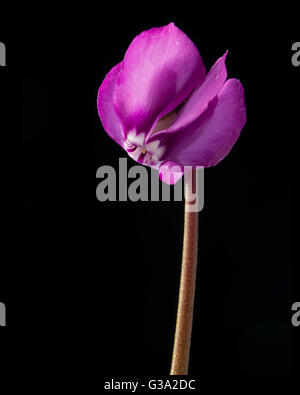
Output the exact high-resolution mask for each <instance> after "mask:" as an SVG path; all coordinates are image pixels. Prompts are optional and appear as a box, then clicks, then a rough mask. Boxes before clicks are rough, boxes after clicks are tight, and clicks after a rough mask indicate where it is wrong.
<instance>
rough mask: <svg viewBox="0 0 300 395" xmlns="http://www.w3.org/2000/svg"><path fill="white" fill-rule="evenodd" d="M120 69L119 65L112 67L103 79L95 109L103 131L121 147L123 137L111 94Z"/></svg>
mask: <svg viewBox="0 0 300 395" xmlns="http://www.w3.org/2000/svg"><path fill="white" fill-rule="evenodd" d="M120 69H121V63H119V64H117V65H116V66H115V67H113V68H112V69H111V70H110V72H109V73H108V74H107V75H106V77H105V78H104V81H103V82H102V84H101V86H100V88H99V91H98V98H97V107H98V114H99V117H100V119H101V121H102V124H103V127H104V129H105V131H106V132H107V134H108V135H109V136H110V137H111V138H112V139H114V140H115V141H116V142H117V143H118V144H119V145H121V146H122V147H123V141H124V137H123V134H122V131H121V125H120V120H119V118H118V117H117V115H116V112H115V109H114V106H113V93H114V88H115V83H116V79H117V77H118V75H119V72H120Z"/></svg>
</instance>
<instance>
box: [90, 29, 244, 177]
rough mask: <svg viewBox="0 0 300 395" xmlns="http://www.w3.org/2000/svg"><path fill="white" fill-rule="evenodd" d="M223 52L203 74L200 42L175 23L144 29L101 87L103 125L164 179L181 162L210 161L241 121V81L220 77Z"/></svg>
mask: <svg viewBox="0 0 300 395" xmlns="http://www.w3.org/2000/svg"><path fill="white" fill-rule="evenodd" d="M226 55H227V51H226V53H225V54H224V55H223V56H222V57H220V58H219V59H218V60H217V61H216V63H215V64H214V65H213V67H212V68H211V70H210V71H209V73H208V74H206V72H205V67H204V65H203V62H202V59H201V56H200V53H199V51H198V49H197V48H196V46H195V45H194V44H193V42H192V41H191V40H190V39H189V38H188V37H187V36H186V35H185V33H183V32H182V31H181V30H180V29H178V28H177V27H176V26H175V25H174V23H170V24H169V25H167V26H163V27H159V28H152V29H150V30H147V31H144V32H142V33H141V34H139V35H138V36H137V37H135V39H134V40H133V41H132V43H131V44H130V46H129V48H128V50H127V52H126V54H125V57H124V59H123V61H122V62H121V63H119V64H117V65H116V66H115V67H113V68H112V70H111V71H110V72H109V73H108V74H107V75H106V77H105V79H104V81H103V82H102V84H101V86H100V88H99V92H98V113H99V116H100V119H101V121H102V124H103V127H104V129H105V131H106V132H107V133H108V135H109V136H110V137H111V138H112V139H113V140H115V141H116V142H117V143H118V144H119V145H120V146H121V147H122V148H124V149H125V151H127V153H128V155H129V156H130V157H132V158H133V159H134V160H135V161H137V162H138V163H140V164H143V165H146V166H150V167H154V168H156V169H158V170H159V173H160V178H161V179H162V180H163V181H165V182H167V183H171V184H173V183H175V182H176V181H177V180H178V179H179V178H180V177H181V176H182V174H183V166H193V167H195V166H204V167H210V166H215V165H216V164H217V163H219V162H220V161H221V160H222V159H223V158H224V157H225V156H226V155H227V154H228V153H229V151H230V150H231V148H232V147H233V145H234V143H235V142H236V140H237V139H238V137H239V135H240V132H241V130H242V128H243V126H244V124H245V122H246V111H245V101H244V90H243V86H242V84H241V83H240V81H239V80H237V79H234V78H231V79H228V80H226V79H227V70H226V66H225V59H226ZM170 175H171V176H170ZM172 175H173V176H172Z"/></svg>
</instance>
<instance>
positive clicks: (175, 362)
mask: <svg viewBox="0 0 300 395" xmlns="http://www.w3.org/2000/svg"><path fill="white" fill-rule="evenodd" d="M195 180H196V173H195V170H193V174H192V177H191V178H190V183H192V184H193V185H189V184H188V183H187V182H185V197H186V200H185V210H184V238H183V254H182V267H181V277H180V289H179V299H178V310H177V320H176V330H175V339H174V347H173V356H172V366H171V372H170V374H171V375H187V374H188V365H189V355H190V346H191V334H192V324H193V309H194V298H195V285H196V269H197V252H198V212H189V211H188V205H189V204H190V203H189V201H188V199H187V193H190V192H191V191H192V186H193V187H194V183H195ZM193 189H194V188H193Z"/></svg>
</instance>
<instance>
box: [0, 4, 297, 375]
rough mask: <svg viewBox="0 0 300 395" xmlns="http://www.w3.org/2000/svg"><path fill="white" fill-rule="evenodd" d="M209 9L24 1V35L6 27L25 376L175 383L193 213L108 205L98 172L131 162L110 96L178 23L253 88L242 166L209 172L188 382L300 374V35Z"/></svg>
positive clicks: (254, 15) (252, 12)
mask: <svg viewBox="0 0 300 395" xmlns="http://www.w3.org/2000/svg"><path fill="white" fill-rule="evenodd" d="M196 4H197V3H196V2H195V3H192V2H185V3H182V4H180V6H179V5H175V4H174V3H173V4H171V5H168V6H167V5H166V3H164V7H163V8H162V5H160V6H159V5H156V4H154V3H152V4H151V3H142V2H140V4H139V5H129V4H128V5H127V6H126V7H124V6H123V7H122V8H120V7H119V6H118V5H117V4H116V3H115V4H113V5H112V7H111V8H110V7H108V6H106V7H103V6H102V5H101V4H100V2H99V4H98V6H97V7H96V6H95V5H90V4H89V3H86V2H82V3H81V4H80V5H76V6H75V5H72V6H55V5H48V6H45V5H39V6H38V7H36V6H35V7H33V6H32V7H30V6H28V5H27V6H26V7H24V8H23V9H20V10H19V11H20V22H21V23H20V24H19V23H18V27H16V29H18V30H17V31H18V32H19V33H18V34H15V31H13V29H12V28H10V29H9V30H8V32H9V33H8V34H10V36H9V38H7V40H10V43H11V44H12V45H11V48H10V53H11V60H10V64H8V66H9V67H10V69H9V68H8V72H10V73H11V84H14V82H13V81H18V84H16V83H15V84H16V86H14V85H10V89H11V87H12V86H13V87H14V89H15V92H17V96H15V99H13V98H12V100H11V105H12V106H15V108H16V109H18V118H16V119H18V120H19V128H21V130H22V156H21V158H22V162H21V169H22V264H23V266H22V267H23V268H24V269H23V271H22V273H23V275H22V277H21V280H20V285H19V286H18V292H19V293H18V294H17V295H18V296H16V294H14V295H11V298H10V299H11V306H15V310H14V311H10V317H11V318H10V323H11V326H13V324H14V323H15V322H16V323H18V322H19V323H20V322H21V326H20V327H19V328H22V329H21V333H20V336H19V337H18V341H19V342H20V347H21V348H22V350H23V351H22V354H23V355H22V361H23V359H24V363H22V370H23V372H24V373H25V375H26V376H51V377H52V376H72V377H79V376H84V377H88V376H90V377H92V376H94V377H99V376H101V377H102V376H117V375H122V376H127V375H131V376H150V377H151V376H153V377H154V376H156V375H167V374H168V372H169V367H170V360H171V352H172V341H173V334H174V326H175V317H176V308H177V293H178V286H179V276H180V263H181V244H182V230H183V228H182V227H183V204H182V203H175V202H171V203H163V202H152V203H151V202H145V203H141V202H137V203H132V202H122V203H120V202H111V203H109V202H108V203H100V202H99V201H97V199H96V195H95V190H96V186H97V180H96V178H95V174H96V170H97V168H98V167H99V166H101V165H111V166H114V167H115V168H118V160H119V157H125V156H126V155H125V153H124V151H123V150H122V149H121V148H120V147H118V146H117V145H116V144H115V143H114V142H113V141H112V140H111V139H110V138H109V137H108V136H107V135H106V133H105V132H104V130H103V128H102V125H101V122H100V120H99V118H98V115H97V109H96V97H97V90H98V87H99V85H100V83H101V81H102V80H103V78H104V76H105V74H106V73H107V72H108V71H109V70H110V69H111V67H112V66H114V65H115V64H116V63H118V62H119V61H120V60H121V59H122V57H123V55H124V53H125V51H126V49H127V47H128V45H129V44H130V42H131V40H132V39H133V38H134V36H135V35H137V34H138V33H140V32H141V31H143V30H146V29H148V28H151V27H153V26H161V25H164V24H168V23H169V22H170V21H173V22H174V23H175V24H176V25H177V26H178V27H179V28H181V29H182V30H183V31H184V32H185V33H187V34H188V36H189V37H190V38H191V39H192V40H193V41H194V43H195V44H196V46H197V47H198V49H199V50H200V53H201V55H202V58H203V60H204V63H205V65H206V68H207V69H209V68H210V67H211V66H212V64H213V63H214V61H215V60H216V59H217V58H218V57H219V56H221V55H222V54H223V53H224V52H225V50H226V49H229V55H228V58H227V59H228V60H227V68H228V72H229V77H235V78H238V79H240V80H241V81H242V83H243V85H244V88H245V94H246V105H247V124H246V126H245V127H244V129H243V132H242V135H241V137H240V139H239V140H238V142H237V144H236V146H235V147H234V149H233V150H232V152H231V154H230V155H229V156H228V157H227V158H226V159H225V160H224V161H223V162H222V163H220V164H219V165H218V166H217V167H215V168H212V169H208V170H207V171H205V207H204V210H203V211H202V212H201V213H200V217H199V259H198V261H199V262H198V265H199V266H198V274H197V291H196V302H195V315H194V327H193V338H192V351H191V359H190V373H191V374H192V375H195V376H201V377H203V379H204V378H208V379H209V378H211V377H223V378H224V379H228V378H230V377H232V378H235V379H236V378H241V377H245V376H249V375H251V377H252V378H254V377H257V376H261V375H263V376H268V375H271V376H272V377H273V376H274V375H275V376H286V375H288V376H292V375H293V374H294V375H296V372H297V370H298V369H299V362H298V359H299V358H297V353H296V340H297V338H296V333H295V332H296V331H297V330H298V329H297V328H292V326H291V323H290V321H291V305H292V303H293V302H294V301H296V300H297V295H296V289H297V287H296V286H299V281H298V282H297V279H296V273H295V272H293V270H295V269H293V266H292V265H293V262H294V263H295V249H294V248H295V244H294V242H293V240H295V236H294V219H293V218H294V206H295V194H294V192H295V184H296V179H297V177H296V175H297V172H296V171H295V165H296V162H297V160H296V159H295V155H296V148H295V141H296V140H295V137H294V133H295V132H296V131H295V129H294V127H293V119H294V120H295V117H296V102H295V98H296V82H295V81H296V73H297V72H299V70H296V68H294V67H293V66H292V65H291V61H290V58H291V45H292V43H293V42H295V41H299V37H296V35H294V31H295V26H294V25H293V22H292V20H291V19H289V18H290V17H289V13H288V10H287V9H285V8H283V7H282V8H272V9H268V10H263V9H259V8H254V6H253V7H251V6H246V5H244V4H241V5H240V6H239V7H238V8H235V9H233V8H228V7H223V8H220V7H219V6H218V5H215V7H213V6H212V7H209V6H203V5H201V6H200V5H196ZM15 21H16V20H15ZM1 39H2V37H0V40H1ZM14 59H15V60H16V64H12V63H13V60H14ZM8 60H9V59H8ZM6 72H7V71H6ZM2 76H3V73H2V71H1V77H2ZM12 77H13V78H12ZM298 103H299V100H298ZM19 114H21V118H20V116H19ZM19 128H18V129H19ZM7 131H8V132H9V128H8V129H7ZM128 161H129V162H128V163H129V165H134V162H133V161H132V160H129V159H128ZM18 174H19V172H18ZM12 248H13V247H12ZM12 252H14V250H12ZM15 263H17V262H11V264H12V265H15ZM13 267H16V268H18V265H15V266H13ZM295 267H296V265H295V266H294V268H295ZM20 270H21V269H20ZM16 273H19V269H16ZM3 289H5V288H3ZM7 294H9V292H8V291H7ZM3 298H6V294H5V295H3ZM3 298H2V299H3ZM8 299H9V298H8ZM8 305H9V302H8ZM11 310H13V308H12V307H11ZM17 311H18V314H19V315H18V316H17V313H16V312H17ZM7 329H9V328H7ZM298 332H299V330H298ZM297 335H298V333H297ZM297 337H299V336H297Z"/></svg>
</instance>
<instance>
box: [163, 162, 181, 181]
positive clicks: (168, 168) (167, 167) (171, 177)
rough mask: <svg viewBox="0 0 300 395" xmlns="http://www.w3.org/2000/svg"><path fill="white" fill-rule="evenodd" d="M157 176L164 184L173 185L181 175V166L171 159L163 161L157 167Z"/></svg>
mask: <svg viewBox="0 0 300 395" xmlns="http://www.w3.org/2000/svg"><path fill="white" fill-rule="evenodd" d="M158 170H159V178H160V179H161V180H162V181H163V182H165V183H166V184H169V185H173V184H176V182H177V181H178V180H179V179H180V178H181V177H182V176H183V168H182V166H179V165H177V164H176V163H174V162H171V161H165V162H163V163H162V164H161V165H160V167H159V169H158Z"/></svg>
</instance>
